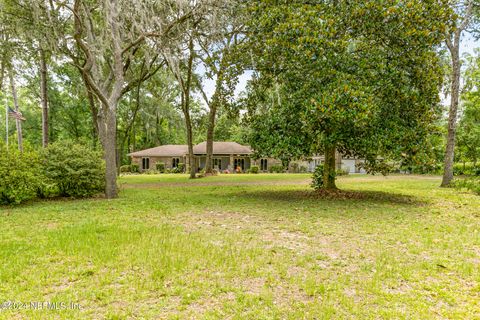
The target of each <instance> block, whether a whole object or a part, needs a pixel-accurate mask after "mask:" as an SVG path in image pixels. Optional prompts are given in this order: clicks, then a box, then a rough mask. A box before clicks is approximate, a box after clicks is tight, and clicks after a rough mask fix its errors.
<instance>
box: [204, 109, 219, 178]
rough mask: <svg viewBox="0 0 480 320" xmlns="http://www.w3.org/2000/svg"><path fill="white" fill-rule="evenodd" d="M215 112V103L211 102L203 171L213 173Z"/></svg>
mask: <svg viewBox="0 0 480 320" xmlns="http://www.w3.org/2000/svg"><path fill="white" fill-rule="evenodd" d="M216 114H217V106H216V103H212V104H211V106H210V112H209V115H208V129H207V159H206V163H205V173H206V174H212V173H213V161H212V156H213V135H214V131H215V117H216Z"/></svg>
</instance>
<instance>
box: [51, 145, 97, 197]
mask: <svg viewBox="0 0 480 320" xmlns="http://www.w3.org/2000/svg"><path fill="white" fill-rule="evenodd" d="M43 158H44V170H45V176H46V177H47V178H48V179H49V180H50V182H51V183H52V184H54V185H55V186H56V187H57V189H58V193H59V195H61V196H70V197H89V196H92V195H95V194H97V193H100V192H102V191H103V190H104V189H105V164H104V161H103V159H102V155H101V153H100V152H99V151H96V150H93V149H91V148H89V147H87V146H85V145H80V144H74V143H71V142H57V143H52V144H50V145H49V146H48V147H47V148H46V149H45V150H44V152H43Z"/></svg>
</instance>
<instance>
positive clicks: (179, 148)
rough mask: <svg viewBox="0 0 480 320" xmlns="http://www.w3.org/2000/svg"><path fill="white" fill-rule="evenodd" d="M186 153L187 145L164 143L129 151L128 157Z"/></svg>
mask: <svg viewBox="0 0 480 320" xmlns="http://www.w3.org/2000/svg"><path fill="white" fill-rule="evenodd" d="M187 153H188V146H187V145H172V144H169V145H164V146H159V147H155V148H151V149H146V150H141V151H137V152H132V153H129V154H128V155H129V156H130V157H181V156H184V155H186V154H187Z"/></svg>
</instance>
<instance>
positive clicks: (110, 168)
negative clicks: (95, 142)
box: [98, 106, 118, 199]
mask: <svg viewBox="0 0 480 320" xmlns="http://www.w3.org/2000/svg"><path fill="white" fill-rule="evenodd" d="M103 109H104V112H102V117H105V119H103V121H102V119H99V125H98V128H99V133H100V141H101V143H102V147H103V152H104V158H105V196H106V197H107V199H113V198H116V197H117V196H118V190H117V161H116V160H117V159H116V158H117V148H116V124H117V123H116V122H117V120H116V112H115V109H116V108H115V107H114V108H111V107H108V106H103Z"/></svg>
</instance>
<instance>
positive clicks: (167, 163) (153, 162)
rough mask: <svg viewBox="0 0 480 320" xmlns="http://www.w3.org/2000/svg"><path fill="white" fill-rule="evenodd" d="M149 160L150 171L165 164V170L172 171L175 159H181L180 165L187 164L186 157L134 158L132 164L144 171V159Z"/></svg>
mask: <svg viewBox="0 0 480 320" xmlns="http://www.w3.org/2000/svg"><path fill="white" fill-rule="evenodd" d="M143 158H149V159H150V169H155V168H156V164H157V163H160V162H163V163H164V164H165V169H172V168H173V167H172V162H173V158H180V163H183V164H185V160H186V159H185V157H183V156H182V157H132V163H134V164H137V165H138V167H139V169H140V171H143V170H142V159H143Z"/></svg>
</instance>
